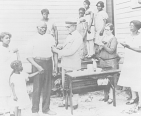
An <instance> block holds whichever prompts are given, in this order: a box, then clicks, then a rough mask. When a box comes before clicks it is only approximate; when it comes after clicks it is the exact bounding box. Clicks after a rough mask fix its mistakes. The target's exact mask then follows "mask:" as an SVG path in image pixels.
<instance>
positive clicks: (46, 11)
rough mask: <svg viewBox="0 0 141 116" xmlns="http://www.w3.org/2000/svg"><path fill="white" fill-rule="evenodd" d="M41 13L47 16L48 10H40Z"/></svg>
mask: <svg viewBox="0 0 141 116" xmlns="http://www.w3.org/2000/svg"><path fill="white" fill-rule="evenodd" d="M41 13H42V14H43V13H46V14H49V10H48V9H42V10H41Z"/></svg>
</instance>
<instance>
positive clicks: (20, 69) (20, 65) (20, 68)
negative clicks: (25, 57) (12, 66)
mask: <svg viewBox="0 0 141 116" xmlns="http://www.w3.org/2000/svg"><path fill="white" fill-rule="evenodd" d="M18 70H19V71H22V70H23V66H22V63H21V62H20V63H19V65H18Z"/></svg>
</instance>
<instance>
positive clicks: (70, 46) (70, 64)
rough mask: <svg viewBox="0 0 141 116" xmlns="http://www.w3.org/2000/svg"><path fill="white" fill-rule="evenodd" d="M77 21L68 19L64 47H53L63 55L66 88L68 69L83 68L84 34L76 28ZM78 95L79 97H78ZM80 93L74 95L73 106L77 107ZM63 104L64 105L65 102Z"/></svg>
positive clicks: (63, 76)
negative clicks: (81, 51) (82, 49)
mask: <svg viewBox="0 0 141 116" xmlns="http://www.w3.org/2000/svg"><path fill="white" fill-rule="evenodd" d="M76 27H77V21H72V20H70V21H67V22H66V28H67V30H68V32H69V35H68V36H67V38H66V41H65V43H64V45H63V46H62V47H60V48H59V49H57V48H56V47H53V48H52V50H53V51H54V52H55V53H57V54H58V55H59V56H60V57H61V67H62V85H63V88H64V78H65V73H66V72H67V71H74V70H79V69H81V55H80V50H81V47H82V44H83V39H82V35H81V34H80V33H79V32H78V31H77V30H76ZM76 96H77V97H76ZM77 98H78V95H75V97H74V96H73V101H74V102H73V103H74V104H73V105H74V106H73V107H74V109H76V108H77V107H78V103H77V102H78V99H77ZM61 106H64V103H63V104H62V105H60V107H61Z"/></svg>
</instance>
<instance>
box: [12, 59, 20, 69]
mask: <svg viewBox="0 0 141 116" xmlns="http://www.w3.org/2000/svg"><path fill="white" fill-rule="evenodd" d="M21 63H22V62H21V61H19V60H15V61H13V62H12V63H11V65H10V66H11V68H12V69H13V70H17V69H18V67H19V65H20V64H21Z"/></svg>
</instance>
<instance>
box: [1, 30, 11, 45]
mask: <svg viewBox="0 0 141 116" xmlns="http://www.w3.org/2000/svg"><path fill="white" fill-rule="evenodd" d="M11 37H12V35H11V34H10V33H8V32H2V33H1V34H0V41H1V42H2V44H3V46H6V47H7V46H9V43H10V40H11Z"/></svg>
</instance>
